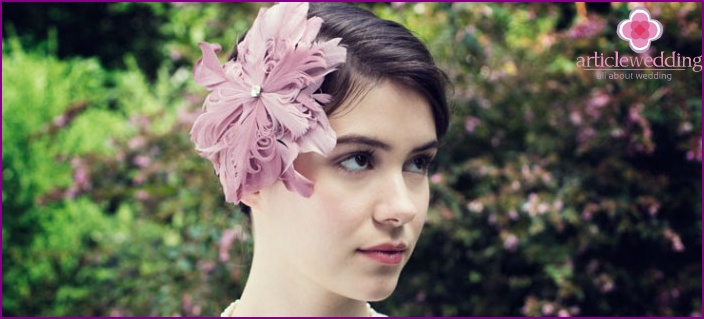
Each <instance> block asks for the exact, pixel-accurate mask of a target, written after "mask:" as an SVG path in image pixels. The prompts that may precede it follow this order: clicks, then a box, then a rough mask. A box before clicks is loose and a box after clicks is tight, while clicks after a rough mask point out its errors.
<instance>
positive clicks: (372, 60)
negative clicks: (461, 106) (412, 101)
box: [230, 3, 450, 138]
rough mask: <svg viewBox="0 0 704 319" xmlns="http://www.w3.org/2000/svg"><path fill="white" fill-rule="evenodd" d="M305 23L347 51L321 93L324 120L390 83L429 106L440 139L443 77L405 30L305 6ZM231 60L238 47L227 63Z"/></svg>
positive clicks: (332, 8)
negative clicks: (316, 22)
mask: <svg viewBox="0 0 704 319" xmlns="http://www.w3.org/2000/svg"><path fill="white" fill-rule="evenodd" d="M308 17H309V18H311V17H320V18H321V19H323V24H322V26H321V28H320V31H319V33H318V37H317V40H330V39H334V38H341V39H342V40H341V41H340V44H341V45H342V46H344V47H346V48H347V60H346V62H345V63H343V64H342V65H340V66H338V68H337V71H335V72H332V73H330V74H328V75H327V76H326V77H325V80H324V81H323V84H322V85H321V87H320V91H321V92H322V93H325V94H330V95H331V96H332V102H331V103H329V104H328V105H325V112H326V113H327V114H328V115H330V114H332V113H333V112H335V111H336V110H337V109H338V108H339V107H340V105H342V104H343V102H344V101H347V100H348V99H349V98H353V97H356V96H358V95H360V94H363V93H364V92H365V91H366V90H368V89H370V88H372V87H373V86H374V84H376V83H377V82H379V81H381V80H391V81H394V82H396V83H398V84H402V85H405V86H407V87H408V88H410V89H413V90H415V91H417V92H418V93H420V94H421V95H422V96H423V97H424V98H426V99H427V100H428V103H429V104H430V107H431V111H432V114H433V119H434V122H435V131H436V134H437V137H438V138H442V137H443V136H444V135H445V133H446V132H447V129H448V126H449V121H450V120H449V107H448V103H447V83H448V81H447V76H446V75H445V73H443V72H442V70H440V69H439V68H438V67H437V66H436V65H435V62H434V60H433V57H432V55H431V54H430V51H428V49H427V48H426V47H425V45H424V44H423V43H422V42H421V41H420V40H419V39H418V38H416V37H415V36H414V35H413V34H412V33H411V32H410V31H409V30H408V29H406V28H405V27H404V26H402V25H401V24H399V23H396V22H394V21H389V20H384V19H381V18H379V17H377V16H375V15H374V14H373V13H372V12H370V11H368V10H366V9H363V8H360V7H356V6H352V5H347V4H337V3H310V6H309V9H308ZM238 42H239V41H238ZM236 57H237V45H235V48H234V50H233V52H232V54H231V55H230V59H235V58H236Z"/></svg>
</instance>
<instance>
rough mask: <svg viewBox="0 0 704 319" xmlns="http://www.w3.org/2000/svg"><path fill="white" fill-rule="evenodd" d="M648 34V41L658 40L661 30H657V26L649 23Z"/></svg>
mask: <svg viewBox="0 0 704 319" xmlns="http://www.w3.org/2000/svg"><path fill="white" fill-rule="evenodd" d="M648 34H650V37H649V39H650V40H656V39H659V38H660V36H661V35H662V28H658V25H657V23H655V22H649V23H648Z"/></svg>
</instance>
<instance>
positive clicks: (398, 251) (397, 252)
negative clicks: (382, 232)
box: [357, 243, 408, 265]
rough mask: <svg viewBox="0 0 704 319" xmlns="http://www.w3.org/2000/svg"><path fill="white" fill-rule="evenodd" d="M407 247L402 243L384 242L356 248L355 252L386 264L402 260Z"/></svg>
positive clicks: (395, 263)
mask: <svg viewBox="0 0 704 319" xmlns="http://www.w3.org/2000/svg"><path fill="white" fill-rule="evenodd" d="M407 249H408V246H406V244H404V243H385V244H381V245H375V246H370V247H365V248H360V249H357V252H358V253H360V254H362V255H364V256H365V257H367V258H370V259H373V260H375V261H378V262H380V263H382V264H386V265H397V264H400V263H401V262H402V261H403V255H404V253H405V252H406V250H407Z"/></svg>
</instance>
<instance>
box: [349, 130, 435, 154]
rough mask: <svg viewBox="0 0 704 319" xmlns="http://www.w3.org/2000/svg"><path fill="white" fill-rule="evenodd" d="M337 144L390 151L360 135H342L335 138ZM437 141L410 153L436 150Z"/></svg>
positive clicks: (387, 146)
mask: <svg viewBox="0 0 704 319" xmlns="http://www.w3.org/2000/svg"><path fill="white" fill-rule="evenodd" d="M337 144H338V145H339V144H363V145H367V146H370V147H374V148H379V149H382V150H385V151H389V150H391V149H392V147H391V145H389V144H387V143H384V142H382V141H380V140H377V139H374V138H371V137H367V136H362V135H356V134H350V135H344V136H341V137H338V138H337ZM438 145H439V144H438V141H437V140H432V141H430V142H427V143H425V144H423V145H421V146H418V147H416V148H414V149H413V150H412V151H411V153H419V152H423V151H425V150H429V149H432V148H438Z"/></svg>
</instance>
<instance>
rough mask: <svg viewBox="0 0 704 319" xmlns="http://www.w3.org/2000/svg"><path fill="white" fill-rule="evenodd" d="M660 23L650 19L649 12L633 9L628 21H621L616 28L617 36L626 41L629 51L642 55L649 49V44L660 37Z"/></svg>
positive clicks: (661, 29) (642, 9)
mask: <svg viewBox="0 0 704 319" xmlns="http://www.w3.org/2000/svg"><path fill="white" fill-rule="evenodd" d="M662 31H663V28H662V24H661V23H660V21H658V20H655V19H650V11H648V9H645V8H635V9H633V11H631V14H630V15H629V16H628V19H626V20H623V21H621V23H619V24H618V27H616V33H618V36H619V37H620V38H621V39H623V40H625V41H628V44H629V45H630V47H631V49H632V50H633V51H634V52H636V53H643V52H645V51H646V50H648V49H649V48H650V42H651V41H655V40H657V39H659V38H660V36H662Z"/></svg>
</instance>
